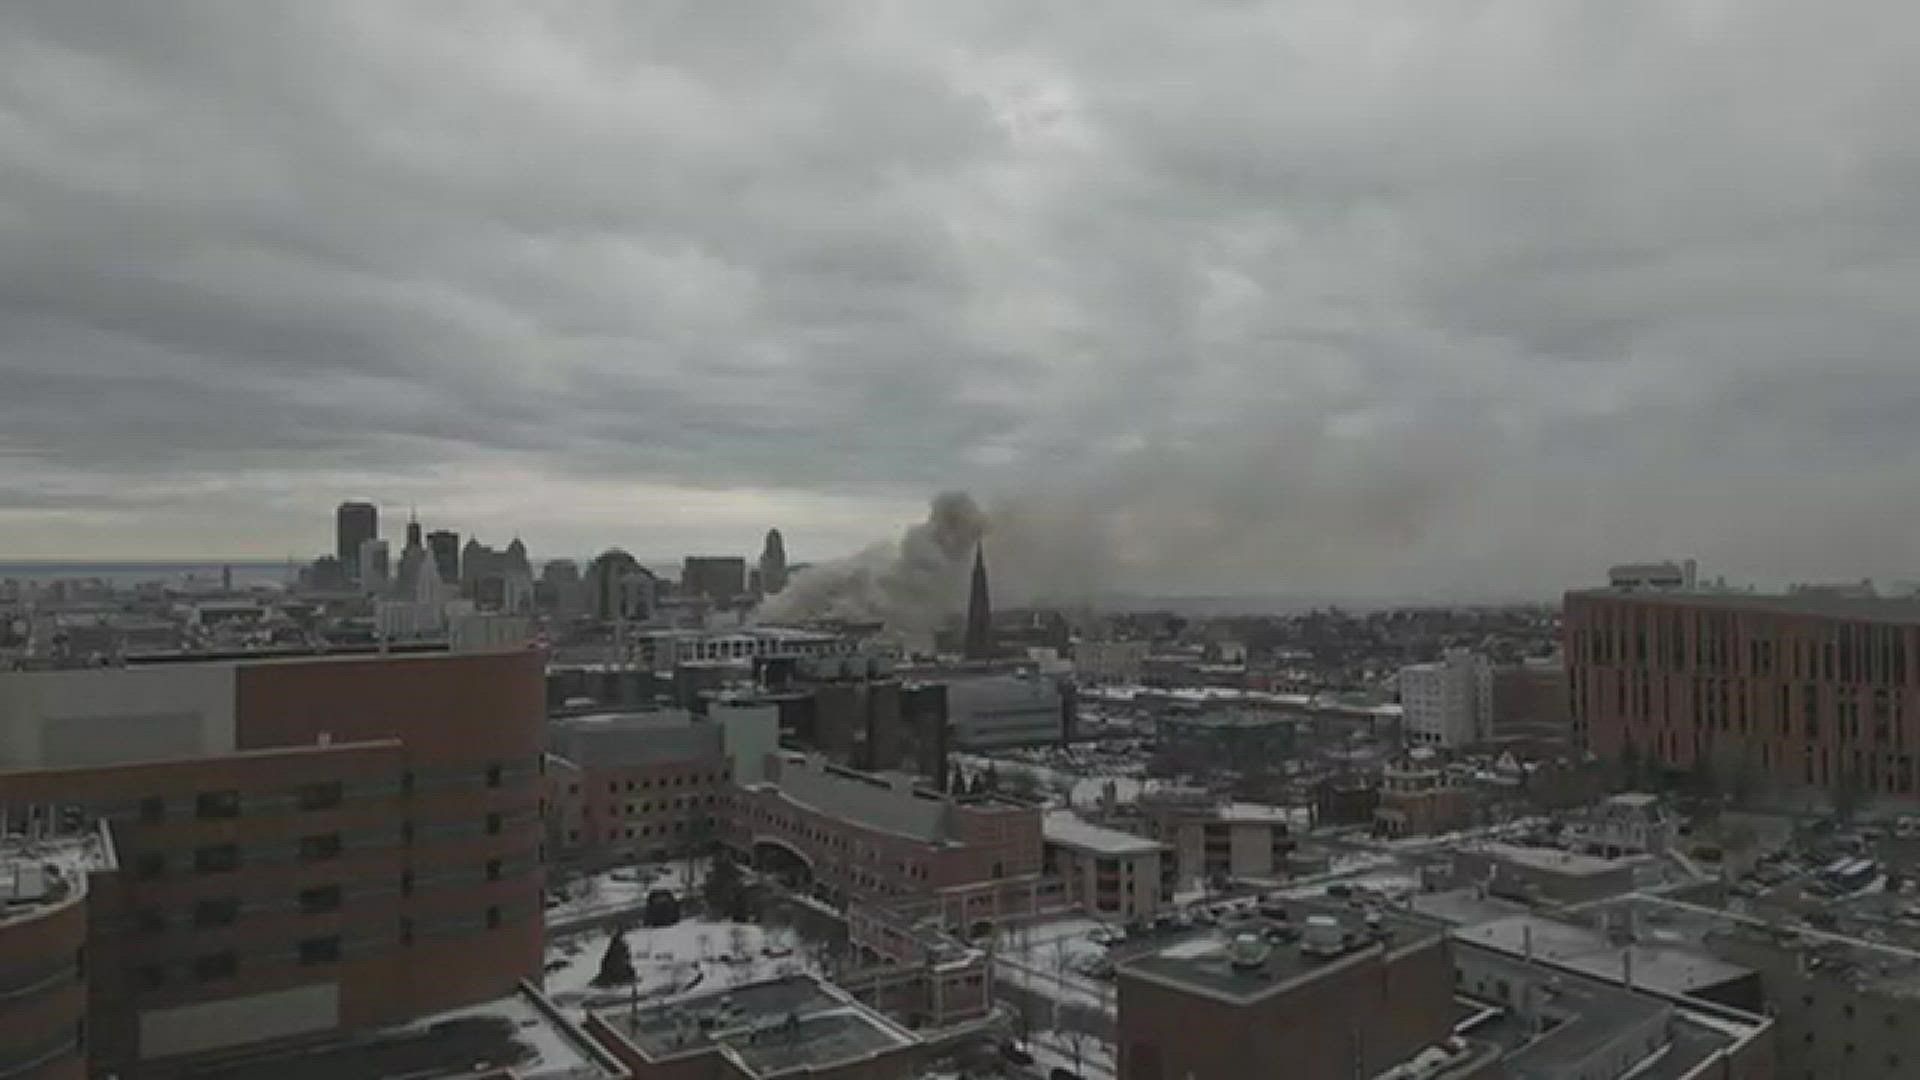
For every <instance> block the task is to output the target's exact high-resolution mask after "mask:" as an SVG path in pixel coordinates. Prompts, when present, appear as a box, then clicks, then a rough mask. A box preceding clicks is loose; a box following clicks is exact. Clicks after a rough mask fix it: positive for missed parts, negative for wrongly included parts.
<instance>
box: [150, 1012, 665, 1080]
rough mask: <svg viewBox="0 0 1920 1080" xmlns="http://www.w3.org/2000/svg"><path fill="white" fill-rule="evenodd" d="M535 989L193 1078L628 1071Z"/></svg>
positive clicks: (315, 1079)
mask: <svg viewBox="0 0 1920 1080" xmlns="http://www.w3.org/2000/svg"><path fill="white" fill-rule="evenodd" d="M559 1015H560V1014H559V1013H558V1012H557V1011H554V1010H553V1008H552V1006H551V1005H547V1004H545V1003H544V1002H543V1001H541V1000H539V999H537V998H536V997H535V995H533V994H532V993H531V992H529V991H526V990H522V991H521V992H519V993H517V994H513V995H511V996H508V997H504V998H500V999H499V1000H497V1001H490V1002H487V1003H485V1004H483V1005H475V1006H471V1007H469V1008H465V1009H459V1010H455V1011H453V1012H447V1013H441V1014H439V1015H437V1016H431V1017H427V1018H425V1019H423V1020H420V1021H417V1022H416V1023H413V1024H409V1025H407V1026H406V1027H399V1028H389V1029H386V1030H383V1031H377V1032H374V1033H373V1034H371V1035H356V1036H353V1037H351V1038H346V1039H340V1040H337V1041H334V1042H329V1043H323V1044H321V1045H319V1046H307V1047H302V1048H298V1049H282V1050H274V1051H269V1052H265V1053H260V1054H255V1055H252V1056H246V1057H237V1058H229V1059H227V1060H224V1061H220V1062H216V1063H210V1064H207V1065H203V1066H199V1067H197V1068H193V1069H190V1070H188V1072H187V1073H186V1074H185V1075H186V1076H188V1077H191V1078H192V1080H342V1078H344V1077H361V1076H365V1077H406V1078H408V1080H441V1078H450V1077H458V1076H472V1075H474V1074H475V1073H479V1074H481V1075H489V1074H492V1073H493V1072H495V1071H497V1070H502V1069H512V1070H513V1075H514V1076H515V1077H518V1078H520V1080H613V1078H615V1077H624V1076H626V1075H627V1070H626V1069H625V1067H623V1066H622V1065H621V1064H620V1063H619V1062H618V1061H617V1060H616V1059H614V1058H613V1057H611V1056H610V1055H609V1054H608V1053H607V1052H606V1051H605V1050H603V1049H601V1048H600V1046H599V1045H598V1044H596V1043H594V1041H593V1040H592V1039H590V1038H588V1037H587V1036H586V1035H585V1034H583V1033H582V1032H580V1031H579V1030H578V1029H577V1028H575V1027H574V1026H573V1025H571V1024H569V1023H567V1022H566V1021H564V1020H562V1019H559Z"/></svg>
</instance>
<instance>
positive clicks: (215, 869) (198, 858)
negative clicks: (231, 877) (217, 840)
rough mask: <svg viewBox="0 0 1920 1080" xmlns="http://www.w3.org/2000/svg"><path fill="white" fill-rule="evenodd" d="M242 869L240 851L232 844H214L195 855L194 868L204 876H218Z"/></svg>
mask: <svg viewBox="0 0 1920 1080" xmlns="http://www.w3.org/2000/svg"><path fill="white" fill-rule="evenodd" d="M239 867H240V849H239V848H238V847H236V846H234V845H232V844H214V845H212V846H210V847H203V848H199V849H197V850H195V851H194V853H193V868H194V869H195V870H197V871H199V872H200V873H202V874H218V873H223V872H225V871H228V870H236V869H239Z"/></svg>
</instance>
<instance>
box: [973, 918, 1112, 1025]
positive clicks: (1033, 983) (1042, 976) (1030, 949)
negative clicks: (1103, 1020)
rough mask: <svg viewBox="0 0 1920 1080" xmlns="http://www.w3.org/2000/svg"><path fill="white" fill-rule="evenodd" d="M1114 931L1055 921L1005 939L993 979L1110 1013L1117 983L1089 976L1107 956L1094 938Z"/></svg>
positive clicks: (1086, 922) (1092, 922) (1080, 921)
mask: <svg viewBox="0 0 1920 1080" xmlns="http://www.w3.org/2000/svg"><path fill="white" fill-rule="evenodd" d="M1108 929H1110V927H1109V926H1108V925H1107V924H1104V923H1102V922H1100V921H1099V920H1097V919H1085V918H1068V919H1053V920H1049V921H1047V922H1043V923H1037V924H1034V925H1032V926H1026V927H1022V928H1020V929H1019V930H1017V931H1014V932H1013V933H1010V934H1007V935H1004V936H1002V937H1001V939H1000V941H999V942H997V943H996V945H995V948H994V977H995V978H997V979H1001V980H1003V981H1006V982H1009V983H1012V984H1013V985H1016V986H1021V987H1025V988H1026V989H1028V990H1031V991H1033V992H1034V993H1035V994H1038V995H1040V996H1041V997H1044V998H1046V999H1048V1000H1050V1001H1059V1002H1065V1003H1068V1004H1073V1005H1083V1006H1086V1007H1087V1008H1092V1009H1100V1010H1102V1011H1105V1012H1109V1013H1110V1012H1112V1011H1113V1008H1114V1003H1113V997H1114V990H1113V984H1112V983H1110V982H1104V981H1102V980H1100V979H1096V978H1093V977H1092V976H1090V975H1088V974H1087V972H1088V970H1089V969H1090V968H1091V967H1092V966H1093V965H1095V964H1097V963H1100V962H1102V961H1104V960H1105V959H1106V957H1107V947H1106V946H1105V945H1104V944H1102V943H1101V942H1099V941H1097V940H1095V939H1094V936H1093V935H1095V934H1096V933H1097V932H1101V931H1105V930H1108Z"/></svg>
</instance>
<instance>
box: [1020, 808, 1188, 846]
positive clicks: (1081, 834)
mask: <svg viewBox="0 0 1920 1080" xmlns="http://www.w3.org/2000/svg"><path fill="white" fill-rule="evenodd" d="M1041 828H1042V832H1043V833H1044V834H1045V836H1046V840H1047V843H1049V844H1060V845H1063V846H1065V847H1071V848H1079V849H1081V850H1083V851H1091V852H1093V853H1095V854H1097V855H1143V854H1146V853H1148V852H1152V851H1159V850H1160V849H1161V845H1160V844H1159V842H1157V841H1154V840H1148V839H1147V838H1145V837H1142V836H1135V835H1133V834H1132V833H1128V832H1121V831H1120V830H1118V829H1109V828H1105V827H1103V826H1100V825H1095V824H1093V823H1091V822H1088V821H1084V820H1082V819H1081V818H1080V816H1079V815H1078V814H1075V813H1074V812H1073V811H1071V810H1050V811H1048V812H1047V816H1046V817H1045V818H1044V819H1043V820H1042V823H1041Z"/></svg>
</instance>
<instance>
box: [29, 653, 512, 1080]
mask: <svg viewBox="0 0 1920 1080" xmlns="http://www.w3.org/2000/svg"><path fill="white" fill-rule="evenodd" d="M542 659H543V658H542V656H541V655H540V654H539V653H537V652H533V651H526V650H515V651H509V652H482V653H447V652H438V653H435V652H428V653H413V654H408V655H366V656H325V657H278V658H274V659H270V660H267V659H263V660H221V661H193V660H190V661H186V662H169V663H163V664H153V665H147V666H132V667H119V668H92V669H81V670H66V671H43V672H10V673H4V674H0V813H3V814H4V815H5V820H7V821H8V822H10V823H12V824H11V826H10V828H11V829H12V830H13V831H15V832H18V833H20V834H21V836H23V837H27V838H31V837H30V834H28V833H25V832H23V831H22V830H23V829H24V826H23V825H22V824H21V823H24V822H30V821H40V822H48V821H52V822H60V823H71V822H78V821H97V822H100V823H102V827H103V828H104V830H105V833H104V836H105V837H107V840H106V841H104V842H106V843H110V845H111V851H112V869H111V870H108V869H106V868H105V867H101V868H98V870H97V871H96V872H94V873H91V874H90V877H89V888H88V890H87V892H86V909H85V946H84V947H85V961H84V971H83V979H84V993H85V996H86V1013H87V1025H86V1039H85V1043H86V1054H87V1063H88V1070H89V1072H91V1073H95V1074H98V1073H120V1074H132V1073H138V1074H140V1075H158V1074H162V1073H164V1071H165V1070H166V1069H168V1068H170V1067H171V1065H172V1063H175V1062H181V1061H187V1060H191V1059H193V1058H195V1057H197V1056H202V1055H207V1054H211V1053H227V1052H231V1051H233V1050H234V1049H236V1048H238V1047H241V1046H252V1045H254V1044H260V1043H276V1042H286V1041H291V1040H298V1039H308V1038H315V1037H321V1036H328V1035H337V1034H341V1033H346V1032H352V1031H356V1030H361V1029H366V1028H372V1027H379V1026H384V1025H391V1024H397V1023H404V1022H406V1021H408V1020H410V1019H412V1018H414V1017H417V1016H419V1015H422V1014H425V1013H431V1012H435V1011H439V1010H443V1009H448V1008H453V1007H456V1006H462V1005H466V1004H471V1003H475V1002H479V1001H484V1000H490V999H493V998H497V997H500V996H502V995H505V994H509V993H512V992H513V990H514V989H515V987H516V985H517V983H518V981H519V980H520V979H523V978H528V977H537V976H538V974H539V972H540V967H541V948H542V926H541V908H540V894H541V888H542V882H543V876H544V868H543V861H544V857H545V851H544V845H543V842H542V841H543V834H542V827H541V811H542V807H541V800H542V794H543V786H542V785H543V779H542V769H543V765H544V756H543V753H542V750H543V747H542V745H541V744H542V729H543V726H544V716H543V709H542V692H541V686H542V675H541V668H542ZM76 917H77V916H75V915H72V914H68V915H65V916H64V918H66V919H73V918H76ZM69 929H70V926H69ZM6 948H9V947H7V946H0V949H6ZM5 955H6V953H5V952H3V951H0V957H4V956H5ZM76 966H78V965H76ZM0 970H4V971H6V972H8V973H9V974H10V973H11V972H12V971H13V970H14V969H13V968H12V967H11V965H10V964H4V963H0ZM4 978H6V976H0V979H4ZM5 1022H6V1021H5V1019H4V1018H0V1024H4V1023H5ZM0 1030H4V1028H0ZM0 1045H4V1044H0Z"/></svg>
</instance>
